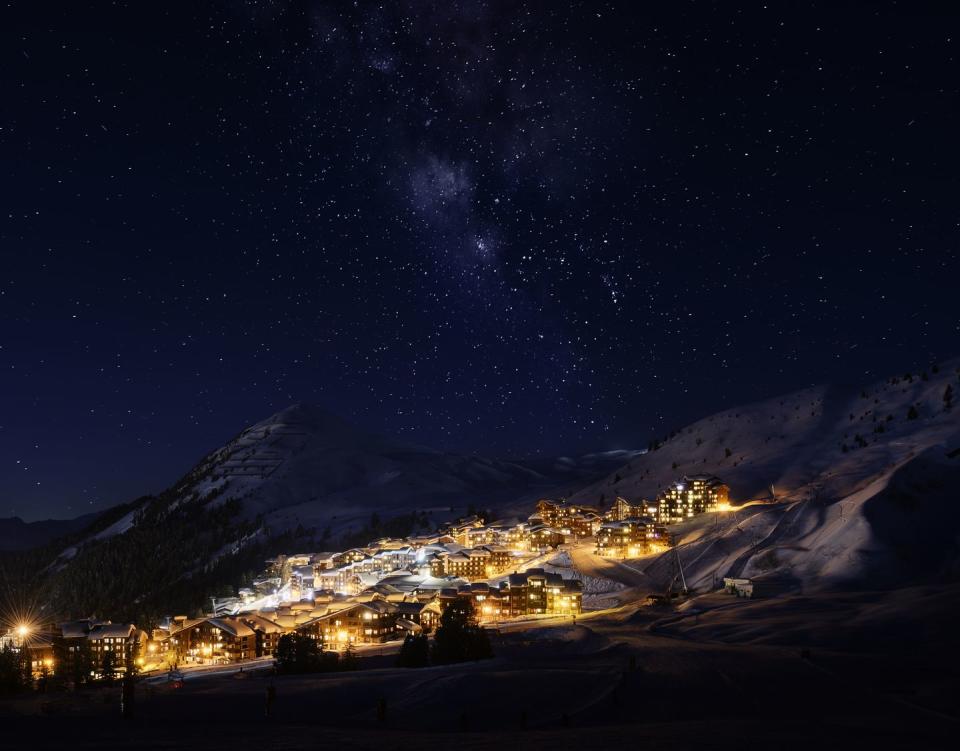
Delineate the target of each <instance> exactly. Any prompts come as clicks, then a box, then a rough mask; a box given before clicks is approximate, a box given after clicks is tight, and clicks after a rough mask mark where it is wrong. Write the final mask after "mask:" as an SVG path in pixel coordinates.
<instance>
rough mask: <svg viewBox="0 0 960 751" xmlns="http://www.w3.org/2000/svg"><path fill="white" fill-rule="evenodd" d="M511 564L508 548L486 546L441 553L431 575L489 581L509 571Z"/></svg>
mask: <svg viewBox="0 0 960 751" xmlns="http://www.w3.org/2000/svg"><path fill="white" fill-rule="evenodd" d="M511 562H512V557H511V555H510V551H509V550H507V549H506V548H503V547H500V546H499V545H485V546H483V547H479V548H466V549H464V550H459V551H457V552H454V553H448V552H444V553H439V554H438V555H437V556H436V557H435V558H434V559H433V561H432V562H431V565H430V573H431V574H432V575H433V576H435V577H442V576H457V577H461V578H463V579H467V580H468V581H473V580H476V579H489V578H490V577H491V576H496V575H497V574H501V573H503V572H504V571H506V570H508V568H509V567H510V565H511Z"/></svg>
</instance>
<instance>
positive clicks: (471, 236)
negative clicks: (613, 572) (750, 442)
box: [0, 0, 960, 519]
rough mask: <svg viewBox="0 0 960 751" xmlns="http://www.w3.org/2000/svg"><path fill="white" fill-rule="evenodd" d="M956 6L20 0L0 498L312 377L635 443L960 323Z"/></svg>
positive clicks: (331, 391) (351, 394) (933, 340)
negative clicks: (42, 0)
mask: <svg viewBox="0 0 960 751" xmlns="http://www.w3.org/2000/svg"><path fill="white" fill-rule="evenodd" d="M958 21H960V9H951V4H950V3H913V2H900V3H893V2H886V3H885V2H844V1H842V0H838V1H831V2H805V3H789V4H788V3H773V2H769V3H750V2H744V3H726V2H687V1H683V0H677V1H676V2H669V3H639V2H623V3H611V2H562V3H561V2H554V1H553V0H545V1H544V2H499V1H496V0H488V1H481V0H436V1H435V2H430V1H428V0H416V1H415V0H410V1H408V2H382V3H364V2H333V1H326V2H321V1H320V0H288V1H282V0H278V1H277V2H254V1H252V0H250V1H247V2H240V1H237V2H189V3H188V2H182V3H177V2H172V3H141V2H113V3H108V2H99V3H87V2H79V1H74V2H69V3H66V2H63V3H56V2H49V3H42V4H41V3H35V2H22V3H16V2H14V3H6V4H5V6H4V8H3V9H2V10H0V35H2V36H0V41H2V49H0V57H2V71H3V72H2V75H0V103H2V104H0V174H2V180H0V191H2V199H3V201H2V210H3V219H2V222H0V260H2V264H0V322H2V325H0V467H2V469H0V515H13V514H17V515H20V516H22V517H24V518H26V519H36V518H45V517H48V516H57V517H63V516H75V515H77V514H80V513H85V512H88V511H92V510H96V509H101V508H105V507H106V506H108V505H111V504H113V503H117V502H121V501H126V500H130V499H132V498H134V497H136V496H138V495H141V494H143V493H147V492H156V491H158V490H160V489H162V488H163V487H165V486H166V485H168V484H170V483H171V482H172V481H174V480H175V479H176V478H177V477H178V476H180V475H181V474H182V473H183V472H184V471H186V470H187V469H188V468H189V467H190V466H191V465H192V464H193V463H195V462H196V461H197V460H198V459H199V458H200V457H201V456H202V455H203V454H204V453H205V452H206V451H208V450H210V449H212V448H215V447H217V446H219V445H221V444H222V443H224V442H225V441H226V440H227V439H229V438H230V437H232V436H233V435H235V434H236V433H237V432H239V430H241V429H242V428H243V427H244V426H246V425H248V424H250V423H252V422H255V421H257V420H259V419H262V418H264V417H266V416H268V415H269V414H271V413H272V412H274V411H276V410H278V409H281V408H283V407H285V406H288V405H289V404H291V403H294V402H299V401H307V402H314V403H318V404H321V405H323V406H325V407H328V408H330V409H331V410H333V411H336V412H338V413H340V414H341V415H343V416H344V417H346V418H348V419H350V420H353V421H355V422H357V423H359V424H361V425H363V426H365V427H368V428H371V429H373V430H377V431H382V432H386V433H391V434H395V435H399V436H401V437H404V438H406V439H409V440H412V441H417V442H421V443H425V444H428V445H432V446H436V447H439V448H446V449H450V450H457V451H477V452H482V453H491V454H498V455H531V454H548V453H573V452H583V451H591V450H602V449H608V448H618V447H619V448H626V447H641V446H645V445H646V444H647V442H648V441H649V439H650V438H652V437H654V436H656V435H662V434H663V433H664V432H666V431H667V430H669V429H672V428H677V427H680V426H682V425H683V424H684V423H686V422H689V421H691V420H694V419H697V418H699V417H702V416H704V415H705V414H707V413H710V412H713V411H716V410H719V409H723V408H726V407H729V406H733V405H734V404H736V403H740V402H747V401H752V400H755V399H759V398H765V397H769V396H772V395H775V394H778V393H781V392H785V391H789V390H792V389H795V388H800V387H803V386H807V385H810V384H812V383H822V382H837V381H846V382H858V381H863V380H869V379H870V378H872V377H875V376H876V377H881V376H884V375H886V374H887V373H889V372H897V371H900V370H903V369H909V368H910V367H916V366H922V365H925V364H928V363H929V362H931V361H933V360H937V359H941V358H946V357H949V356H954V355H956V354H957V353H958V351H960V347H958V343H960V337H958V328H960V325H958V321H960V312H958V311H960V306H958V305H957V303H956V300H955V299H954V298H955V297H956V289H957V278H958V277H957V272H958V270H960V264H958V259H957V245H958V237H960V224H958V222H960V213H958V204H957V196H958V195H960V185H958V174H960V170H958V166H960V164H958V162H960V160H958V156H960V146H958V144H960V138H958V136H957V134H958V133H960V98H958V89H960V66H958V59H957V56H958V52H960V32H958V28H960V26H958V23H957V22H958Z"/></svg>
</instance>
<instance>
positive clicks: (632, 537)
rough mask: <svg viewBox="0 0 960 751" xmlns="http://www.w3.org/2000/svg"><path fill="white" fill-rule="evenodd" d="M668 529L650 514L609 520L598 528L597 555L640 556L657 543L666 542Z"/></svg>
mask: <svg viewBox="0 0 960 751" xmlns="http://www.w3.org/2000/svg"><path fill="white" fill-rule="evenodd" d="M666 537H667V535H666V530H665V529H664V528H663V527H662V526H661V525H659V524H657V523H656V521H655V520H654V519H653V518H652V517H649V516H643V517H630V518H626V519H623V520H622V521H609V522H604V523H603V524H601V525H600V529H599V530H597V548H596V553H597V555H602V556H605V557H609V558H638V557H639V556H641V555H645V554H647V553H649V552H650V551H651V549H652V548H653V547H654V546H655V545H660V544H665V542H666Z"/></svg>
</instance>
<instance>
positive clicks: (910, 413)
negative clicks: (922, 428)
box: [907, 404, 920, 420]
mask: <svg viewBox="0 0 960 751" xmlns="http://www.w3.org/2000/svg"><path fill="white" fill-rule="evenodd" d="M918 417H920V413H919V412H917V407H916V405H915V404H911V405H910V409H908V410H907V419H908V420H916V419H917V418H918Z"/></svg>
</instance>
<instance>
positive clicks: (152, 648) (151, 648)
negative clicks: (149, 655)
mask: <svg viewBox="0 0 960 751" xmlns="http://www.w3.org/2000/svg"><path fill="white" fill-rule="evenodd" d="M147 651H148V652H156V651H157V645H156V644H153V643H152V642H151V643H150V644H149V645H147Z"/></svg>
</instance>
